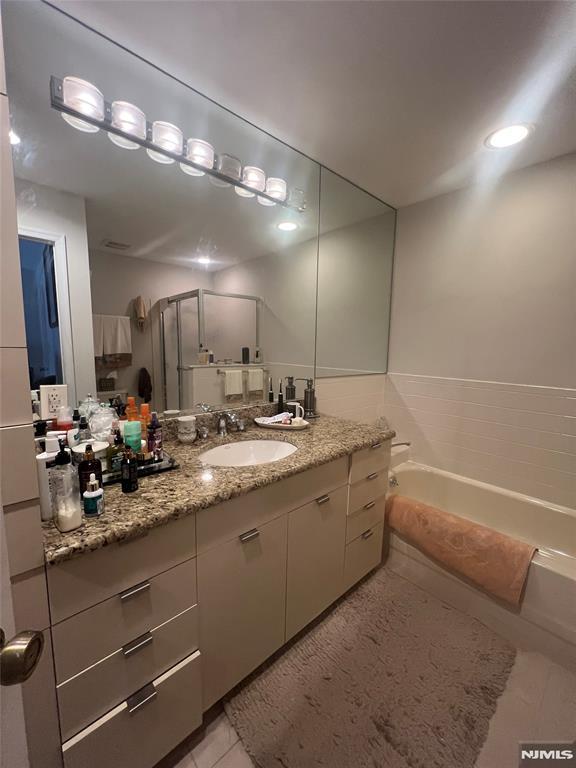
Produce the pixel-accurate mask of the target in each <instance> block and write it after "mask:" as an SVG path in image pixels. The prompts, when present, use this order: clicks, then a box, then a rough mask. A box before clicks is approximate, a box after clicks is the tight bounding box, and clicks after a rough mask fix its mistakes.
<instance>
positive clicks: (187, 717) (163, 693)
mask: <svg viewBox="0 0 576 768" xmlns="http://www.w3.org/2000/svg"><path fill="white" fill-rule="evenodd" d="M200 685H201V677H200V651H196V652H195V653H193V654H192V655H191V656H188V657H187V658H186V659H184V661H181V662H180V663H179V664H177V665H176V666H175V667H172V669H170V670H169V671H168V672H165V673H164V674H163V675H161V676H160V677H157V678H156V679H155V680H154V681H153V683H151V684H150V685H149V686H147V687H146V688H144V689H142V690H141V691H139V692H138V693H135V694H134V695H133V696H132V697H130V698H129V699H127V700H126V701H124V702H122V704H119V705H118V706H117V707H115V708H114V709H112V710H111V711H110V712H108V713H107V714H106V715H104V717H101V718H100V719H99V720H96V722H95V723H93V724H92V725H90V726H88V728H85V729H84V730H83V731H80V733H79V734H78V735H76V736H74V737H73V738H72V739H69V740H68V741H67V742H66V743H65V744H64V745H63V746H62V752H63V755H64V766H65V768H103V766H106V768H152V767H153V766H154V765H156V763H157V762H158V761H159V760H160V759H161V758H162V757H164V755H166V754H167V753H168V752H170V750H171V749H173V748H174V747H176V746H177V745H178V744H179V743H180V742H181V741H182V740H183V739H184V738H185V737H186V736H188V734H190V733H191V732H192V731H194V730H195V729H196V728H197V727H198V726H199V725H200V724H201V722H202V696H201V687H200Z"/></svg>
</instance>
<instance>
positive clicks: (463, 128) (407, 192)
mask: <svg viewBox="0 0 576 768" xmlns="http://www.w3.org/2000/svg"><path fill="white" fill-rule="evenodd" d="M55 4H56V5H58V6H59V7H61V8H63V9H65V10H66V11H67V12H69V13H70V14H72V15H73V16H75V17H76V18H78V19H80V20H82V21H84V22H86V23H88V24H90V25H92V26H93V27H94V28H96V29H97V30H99V31H101V32H103V33H104V34H107V35H109V36H110V37H112V38H114V39H115V40H117V41H119V42H121V43H122V44H123V45H125V46H127V47H128V48H130V49H131V50H133V51H135V52H137V53H139V54H140V55H142V56H144V57H145V58H147V59H149V60H150V61H151V62H153V63H155V64H157V65H159V66H161V67H163V68H164V69H166V70H167V71H168V72H170V73H172V74H174V75H176V76H177V77H179V78H181V79H182V80H183V81H185V82H186V83H188V84H190V85H192V86H193V87H195V88H197V89H198V90H199V91H201V92H203V93H205V94H206V95H208V96H209V97H211V98H213V99H215V100H216V101H218V102H220V103H221V104H222V105H224V106H226V107H228V108H230V109H232V110H234V111H235V112H237V113H238V114H240V115H241V116H243V117H245V118H247V119H248V120H250V121H252V122H253V123H255V124H257V125H258V126H260V127H262V128H264V129H266V130H267V131H269V132H270V133H272V134H273V135H275V136H277V137H278V138H280V139H282V140H284V141H286V142H288V143H289V144H290V145H292V146H294V147H296V148H297V149H299V150H301V151H303V152H305V153H307V154H308V155H310V156H311V157H313V158H314V159H316V160H318V161H320V162H322V163H323V164H325V165H326V166H328V167H329V168H332V169H333V170H335V171H337V172H339V173H341V174H343V175H344V176H346V177H348V178H350V179H351V180H353V181H355V182H356V183H357V184H359V185H361V186H362V187H364V188H365V189H367V190H369V191H370V192H372V193H373V194H375V195H377V196H379V197H380V198H382V199H383V200H385V201H386V202H388V203H390V204H392V205H395V206H403V205H407V204H410V203H412V202H415V201H417V200H420V199H424V198H427V197H431V196H434V195H437V194H440V193H443V192H446V191H449V190H451V189H455V188H459V187H462V186H465V185H467V184H469V183H471V182H473V181H475V180H477V179H485V178H486V177H488V176H490V175H491V174H498V173H501V172H502V171H503V170H505V169H506V168H515V167H522V166H526V165H531V164H533V163H536V162H540V161H543V160H547V159H550V158H552V157H555V156H558V155H562V154H565V153H568V152H571V151H574V150H576V106H575V104H576V83H575V77H574V65H575V61H576V43H575V41H576V4H575V3H572V2H554V1H553V0H545V1H544V2H540V1H538V0H534V1H528V2H527V1H525V0H519V1H518V2H507V1H496V2H490V1H489V0H487V1H486V2H485V1H484V0H481V1H480V2H475V1H471V2H435V1H433V0H432V1H430V2H410V1H407V0H406V1H403V2H331V1H329V0H326V1H325V2H321V1H316V2H308V1H307V0H301V1H300V2H284V0H277V1H274V0H267V1H264V2H252V1H245V2H212V1H210V2H204V1H195V2H191V1H188V2H173V1H172V0H163V1H159V0H156V1H154V0H148V1H146V2H138V1H137V0H115V2H102V1H101V0H100V1H98V0H84V2H76V0H72V1H71V0H56V3H55ZM513 122H531V123H535V125H536V131H535V133H534V134H533V136H532V137H531V138H530V139H529V140H528V141H527V142H526V143H525V144H523V145H519V146H518V147H517V148H514V149H510V150H504V151H503V152H505V155H502V154H501V153H500V154H499V153H495V152H494V151H491V150H488V149H485V148H484V147H483V144H482V142H483V140H484V138H485V137H486V136H487V134H489V133H490V132H491V131H492V130H494V129H496V128H498V127H501V126H502V125H506V124H510V123H513Z"/></svg>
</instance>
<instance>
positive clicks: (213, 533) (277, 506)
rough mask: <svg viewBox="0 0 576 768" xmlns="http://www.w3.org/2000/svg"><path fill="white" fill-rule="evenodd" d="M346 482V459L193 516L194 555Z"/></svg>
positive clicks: (308, 471)
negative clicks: (196, 541) (196, 547)
mask: <svg viewBox="0 0 576 768" xmlns="http://www.w3.org/2000/svg"><path fill="white" fill-rule="evenodd" d="M347 482H348V457H347V456H344V457H343V458H341V459H337V460H336V461H331V462H330V463H328V464H323V465H322V466H320V467H315V468H314V469H310V470H307V471H306V472H301V473H300V474H298V475H294V476H293V477H289V478H287V479H286V480H282V482H280V483H274V484H273V485H269V486H266V487H265V488H260V489H259V490H257V491H252V492H251V493H250V495H249V496H240V497H239V498H236V499H231V500H230V501H226V502H224V503H223V504H218V505H217V506H215V507H209V508H208V509H202V510H200V511H199V512H197V514H196V531H197V535H198V554H200V553H201V552H205V551H206V550H208V549H211V548H212V547H215V546H217V545H218V544H223V543H224V542H226V541H231V540H233V539H235V538H237V537H238V536H239V535H240V534H241V533H243V532H244V531H247V530H250V529H251V528H257V527H258V526H259V525H263V524H264V523H266V522H268V521H270V520H273V519H274V518H276V517H279V516H280V515H282V514H284V513H285V512H290V510H292V509H297V508H298V507H301V506H303V505H304V504H307V503H308V502H310V501H313V500H314V499H315V498H317V497H318V496H322V494H324V493H328V492H329V491H332V490H334V488H338V487H340V486H342V485H345V484H346V483H347Z"/></svg>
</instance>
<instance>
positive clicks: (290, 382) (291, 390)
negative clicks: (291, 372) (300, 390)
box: [284, 376, 296, 402]
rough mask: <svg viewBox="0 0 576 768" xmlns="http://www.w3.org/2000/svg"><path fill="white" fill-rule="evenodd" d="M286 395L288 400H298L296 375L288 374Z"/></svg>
mask: <svg viewBox="0 0 576 768" xmlns="http://www.w3.org/2000/svg"><path fill="white" fill-rule="evenodd" d="M284 393H285V395H286V402H289V401H290V400H296V385H295V384H294V376H286V387H285V388H284Z"/></svg>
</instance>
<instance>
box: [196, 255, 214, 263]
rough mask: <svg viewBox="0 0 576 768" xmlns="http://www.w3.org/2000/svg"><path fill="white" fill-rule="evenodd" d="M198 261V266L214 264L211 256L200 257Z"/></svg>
mask: <svg viewBox="0 0 576 768" xmlns="http://www.w3.org/2000/svg"><path fill="white" fill-rule="evenodd" d="M196 261H197V262H198V264H211V263H212V259H211V258H210V256H200V257H199V258H197V259H196Z"/></svg>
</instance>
